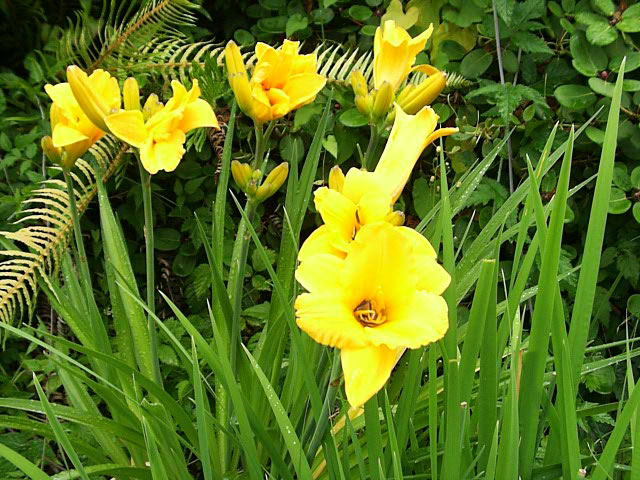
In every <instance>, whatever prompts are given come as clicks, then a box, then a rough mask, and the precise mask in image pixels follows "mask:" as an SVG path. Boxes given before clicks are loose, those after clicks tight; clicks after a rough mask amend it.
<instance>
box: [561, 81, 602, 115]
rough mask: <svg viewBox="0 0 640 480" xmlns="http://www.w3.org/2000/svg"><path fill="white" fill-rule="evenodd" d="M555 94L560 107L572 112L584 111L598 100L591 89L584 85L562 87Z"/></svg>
mask: <svg viewBox="0 0 640 480" xmlns="http://www.w3.org/2000/svg"><path fill="white" fill-rule="evenodd" d="M553 94H554V96H555V97H556V99H557V100H558V102H560V105H562V106H563V107H566V108H568V109H570V110H584V109H585V108H587V107H590V106H591V105H593V104H594V103H596V100H597V97H596V96H595V94H594V93H593V92H592V91H591V89H590V88H588V87H585V86H583V85H562V86H560V87H558V88H556V90H555V91H554V92H553Z"/></svg>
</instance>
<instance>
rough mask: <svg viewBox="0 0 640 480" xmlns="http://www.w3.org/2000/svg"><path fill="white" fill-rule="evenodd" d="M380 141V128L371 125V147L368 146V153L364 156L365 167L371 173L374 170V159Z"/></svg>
mask: <svg viewBox="0 0 640 480" xmlns="http://www.w3.org/2000/svg"><path fill="white" fill-rule="evenodd" d="M379 141H380V133H378V127H377V126H376V125H371V135H370V137H369V145H367V151H366V152H365V154H364V160H363V161H362V163H363V167H364V168H365V169H366V170H368V171H371V170H373V168H374V165H373V160H374V159H373V157H374V155H375V153H376V150H377V148H378V143H379Z"/></svg>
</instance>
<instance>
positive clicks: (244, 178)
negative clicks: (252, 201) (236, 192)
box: [231, 160, 253, 192]
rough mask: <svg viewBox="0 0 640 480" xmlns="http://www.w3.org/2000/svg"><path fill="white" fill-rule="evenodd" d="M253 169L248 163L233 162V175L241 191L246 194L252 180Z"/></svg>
mask: <svg viewBox="0 0 640 480" xmlns="http://www.w3.org/2000/svg"><path fill="white" fill-rule="evenodd" d="M252 173H253V172H252V171H251V167H250V166H249V164H247V163H240V162H239V161H238V160H234V161H233V162H231V175H233V179H234V180H235V182H236V185H237V186H238V188H239V189H240V190H242V191H243V192H246V189H247V185H248V183H249V180H250V179H251V174H252Z"/></svg>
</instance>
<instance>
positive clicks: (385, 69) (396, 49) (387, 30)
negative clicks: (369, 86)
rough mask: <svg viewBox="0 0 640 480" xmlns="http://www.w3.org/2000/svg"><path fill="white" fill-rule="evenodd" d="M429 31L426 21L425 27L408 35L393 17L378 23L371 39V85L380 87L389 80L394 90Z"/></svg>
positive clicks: (401, 80) (427, 37)
mask: <svg viewBox="0 0 640 480" xmlns="http://www.w3.org/2000/svg"><path fill="white" fill-rule="evenodd" d="M431 32H433V25H429V28H427V29H426V30H425V31H424V32H422V33H421V34H420V35H418V36H417V37H415V38H411V35H409V33H407V31H406V30H405V29H404V28H402V27H400V26H398V25H396V22H394V21H393V20H387V21H386V22H384V24H383V25H381V26H380V27H378V29H377V30H376V35H375V38H374V43H373V83H374V87H375V88H376V89H380V87H382V84H383V83H384V82H389V83H390V84H391V86H392V87H393V91H394V92H395V91H396V90H398V88H399V87H400V85H401V84H402V82H403V81H404V79H405V78H407V75H409V73H410V72H411V70H412V68H413V64H414V63H415V61H416V56H417V55H418V53H420V52H421V51H422V50H423V49H424V47H425V45H426V44H427V40H429V37H430V36H431Z"/></svg>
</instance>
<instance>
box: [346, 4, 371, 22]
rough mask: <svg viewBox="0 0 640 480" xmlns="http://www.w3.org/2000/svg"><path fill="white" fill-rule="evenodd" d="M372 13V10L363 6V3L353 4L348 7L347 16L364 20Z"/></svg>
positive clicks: (359, 20) (360, 20)
mask: <svg viewBox="0 0 640 480" xmlns="http://www.w3.org/2000/svg"><path fill="white" fill-rule="evenodd" d="M371 15H373V12H372V11H371V9H370V8H367V7H365V6H364V5H353V6H352V7H351V8H349V16H350V17H351V18H353V19H354V20H357V21H358V22H364V21H365V20H368V19H369V18H371Z"/></svg>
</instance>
